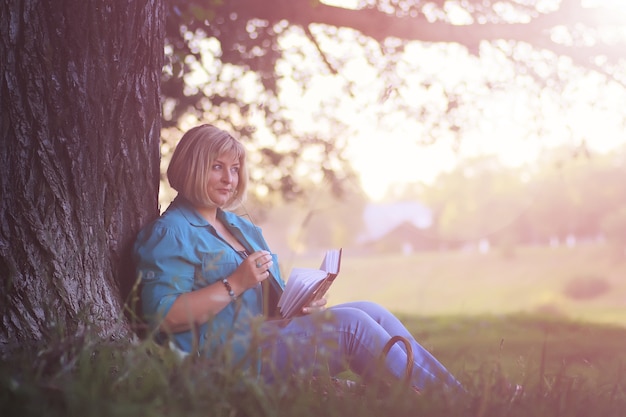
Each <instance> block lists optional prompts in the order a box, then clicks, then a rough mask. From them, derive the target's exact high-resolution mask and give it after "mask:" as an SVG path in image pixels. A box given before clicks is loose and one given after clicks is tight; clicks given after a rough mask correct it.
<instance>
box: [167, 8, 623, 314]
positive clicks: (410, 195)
mask: <svg viewBox="0 0 626 417" xmlns="http://www.w3.org/2000/svg"><path fill="white" fill-rule="evenodd" d="M169 7H170V8H169V10H168V25H167V47H166V55H167V65H166V67H165V71H164V75H163V77H164V79H163V96H164V99H163V109H164V129H163V142H162V168H163V169H162V172H163V173H164V172H165V169H166V167H167V163H168V161H169V156H170V154H171V151H172V149H173V147H174V146H175V144H176V141H177V140H178V139H179V138H180V137H181V136H182V133H183V132H184V131H185V130H186V129H188V128H189V127H191V126H193V125H195V124H197V123H213V124H215V125H218V126H220V127H222V128H224V129H226V130H228V131H230V132H232V133H233V135H235V136H237V137H239V138H241V140H242V141H243V142H244V143H245V145H246V147H247V148H248V150H249V155H250V165H251V190H250V195H249V197H248V201H247V203H246V204H245V206H244V207H243V208H242V210H241V214H242V215H245V216H248V217H249V218H250V219H251V220H252V221H253V222H254V223H256V224H258V225H259V226H260V227H262V229H263V232H264V235H265V236H266V239H267V240H268V242H269V243H270V247H271V248H272V250H273V251H274V252H276V253H277V254H278V255H279V259H280V260H281V268H282V270H283V273H284V276H285V278H287V277H288V276H289V271H290V270H291V268H293V267H294V266H298V267H302V266H307V267H318V266H319V264H320V263H321V260H322V258H323V255H324V252H325V251H326V250H327V249H330V248H339V247H342V248H343V250H344V257H343V262H342V269H341V273H340V278H338V279H337V282H336V283H335V285H334V286H333V288H332V289H331V292H330V294H329V299H330V301H331V303H338V302H343V301H349V300H356V299H370V300H374V301H377V302H380V303H382V304H384V305H386V306H387V307H388V308H390V309H392V310H394V311H397V312H401V313H407V314H422V315H429V314H437V315H446V314H458V313H462V314H507V313H512V312H529V313H540V314H547V315H557V316H565V317H571V318H575V319H580V320H590V321H600V322H611V323H618V324H625V323H626V309H625V307H626V186H625V185H624V178H626V175H625V174H626V135H625V133H626V130H625V127H626V110H625V109H624V108H625V106H624V105H625V104H626V62H625V60H624V58H623V57H624V56H625V52H626V25H625V23H626V3H624V2H622V1H617V0H604V1H603V0H596V1H591V0H589V1H583V0H561V1H559V0H524V1H523V0H510V1H506V0H503V1H485V0H480V1H473V0H458V1H451V0H447V1H443V0H438V1H434V0H433V1H420V0H407V1H402V0H383V1H378V0H343V1H342V0H333V1H331V0H325V1H318V0H292V1H286V0H282V1H250V0H232V1H228V2H223V3H222V2H207V1H204V2H194V1H182V0H176V1H172V2H170V5H169ZM162 178H163V181H162V187H161V196H160V201H161V209H162V210H164V209H165V208H166V207H167V205H168V203H169V201H171V199H172V198H173V195H174V194H173V192H172V190H171V189H169V187H168V184H167V180H166V177H165V174H163V177H162Z"/></svg>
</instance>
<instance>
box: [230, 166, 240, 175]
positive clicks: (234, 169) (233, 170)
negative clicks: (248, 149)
mask: <svg viewBox="0 0 626 417" xmlns="http://www.w3.org/2000/svg"><path fill="white" fill-rule="evenodd" d="M230 172H232V173H233V174H239V167H232V168H231V169H230Z"/></svg>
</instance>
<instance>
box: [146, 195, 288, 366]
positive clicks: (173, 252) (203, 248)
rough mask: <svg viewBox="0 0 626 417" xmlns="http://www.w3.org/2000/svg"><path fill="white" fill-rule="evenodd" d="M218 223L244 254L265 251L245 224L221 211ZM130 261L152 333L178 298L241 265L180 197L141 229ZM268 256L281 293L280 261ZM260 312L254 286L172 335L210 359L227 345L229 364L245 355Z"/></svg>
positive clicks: (185, 347) (250, 225) (258, 235)
mask: <svg viewBox="0 0 626 417" xmlns="http://www.w3.org/2000/svg"><path fill="white" fill-rule="evenodd" d="M217 218H218V219H219V220H220V221H222V223H223V224H224V226H225V227H227V228H228V230H229V231H230V232H231V233H232V234H233V236H234V237H235V238H236V239H237V240H238V241H239V242H240V243H241V244H242V245H243V246H244V247H245V248H246V250H247V251H248V253H253V252H255V251H257V250H261V249H264V250H269V249H268V246H267V243H266V242H265V239H264V238H263V236H262V234H261V229H260V228H258V227H257V226H255V225H254V224H253V223H251V222H250V221H248V220H247V219H244V218H242V217H240V216H237V215H236V214H234V213H230V212H227V211H223V210H219V209H218V212H217ZM134 256H135V262H136V266H137V273H138V274H139V276H140V277H141V283H142V289H141V301H142V308H143V314H144V318H146V319H147V321H148V323H149V325H150V327H151V328H152V329H157V328H158V326H159V323H160V322H161V321H162V320H163V318H164V317H165V316H166V315H167V313H168V311H169V310H170V308H171V307H172V304H173V303H174V301H175V300H176V299H177V298H178V296H180V295H181V294H184V293H187V292H190V291H195V290H198V289H200V288H203V287H205V286H208V285H211V284H213V283H215V282H221V280H222V279H224V278H226V277H228V276H229V275H231V274H232V273H233V272H234V271H235V269H236V268H237V266H239V265H240V264H241V262H242V260H243V258H242V256H241V255H240V254H238V253H237V252H236V251H235V249H234V248H233V247H231V246H230V245H229V244H228V243H227V242H226V241H225V240H223V239H222V238H221V237H220V236H219V234H218V233H217V232H216V230H215V228H213V226H211V224H209V222H208V221H207V220H206V219H204V218H203V217H202V216H201V215H200V214H199V213H198V212H197V211H196V210H195V209H194V208H193V206H192V205H191V204H189V202H187V201H186V200H185V199H183V198H182V197H180V196H179V197H177V198H176V199H175V200H174V201H173V202H172V204H171V205H170V206H169V207H168V208H167V210H166V211H165V213H163V214H162V215H161V217H159V218H158V219H156V220H155V221H154V222H152V223H151V224H149V225H148V226H146V227H145V228H144V229H142V230H141V232H140V233H139V234H138V236H137V240H136V242H135V246H134ZM272 257H273V261H274V264H273V265H272V267H271V268H270V272H271V273H272V275H273V276H274V277H275V279H276V281H277V282H278V284H279V285H280V286H281V287H282V288H284V286H285V283H284V281H283V280H282V278H281V276H280V270H279V268H278V261H277V259H276V256H275V255H272ZM269 279H271V278H269ZM224 292H225V293H226V289H225V288H224ZM262 307H263V299H262V295H261V286H260V285H257V286H256V287H255V288H251V289H248V290H246V291H245V292H244V293H243V294H241V295H240V296H239V297H238V298H237V301H234V302H231V303H229V304H228V305H227V306H226V307H225V308H224V309H222V310H221V311H220V312H219V313H217V314H216V315H215V316H213V317H212V318H211V319H210V320H209V322H207V323H203V324H201V325H200V326H197V327H196V328H195V329H193V330H189V331H184V332H179V333H175V334H173V335H171V336H173V341H174V343H175V344H176V346H177V347H178V348H179V349H181V350H183V351H185V352H189V353H191V352H194V351H196V350H198V351H199V352H202V353H204V354H206V355H209V356H210V355H212V353H213V352H215V349H216V348H218V347H220V346H224V345H226V344H227V343H231V346H229V349H231V353H232V354H233V356H234V357H233V359H235V360H238V359H241V358H243V356H244V354H245V353H246V352H248V350H249V346H250V342H251V337H252V334H251V333H252V329H251V324H252V323H251V321H252V319H254V318H255V317H258V316H260V315H262V314H263V308H262ZM194 353H195V352H194Z"/></svg>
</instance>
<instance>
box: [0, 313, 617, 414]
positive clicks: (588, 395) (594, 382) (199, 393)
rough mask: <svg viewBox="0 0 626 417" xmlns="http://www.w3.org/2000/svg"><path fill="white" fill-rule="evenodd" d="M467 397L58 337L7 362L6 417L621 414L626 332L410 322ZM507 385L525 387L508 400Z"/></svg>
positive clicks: (523, 322) (2, 365)
mask: <svg viewBox="0 0 626 417" xmlns="http://www.w3.org/2000/svg"><path fill="white" fill-rule="evenodd" d="M402 318H403V320H404V321H405V323H406V324H407V326H408V327H409V329H410V330H411V331H412V332H413V333H414V334H415V335H416V336H417V338H418V339H419V340H420V341H422V342H423V344H424V345H425V346H427V347H428V348H429V349H430V350H431V351H432V352H433V353H435V355H436V356H437V357H438V358H440V359H441V360H442V362H444V363H445V364H446V366H447V367H448V368H449V369H451V370H452V371H453V372H454V373H455V374H456V375H457V376H458V377H459V378H460V380H461V381H462V382H463V384H464V385H465V387H466V388H467V390H468V395H467V396H463V397H458V396H449V395H446V394H445V393H444V392H441V391H433V392H430V391H429V392H425V393H422V394H421V395H416V394H415V393H413V392H411V391H409V390H407V389H406V388H405V387H403V386H402V385H400V384H398V385H394V386H391V387H390V388H387V389H385V390H384V391H381V390H379V389H377V387H374V386H371V387H364V388H361V389H360V390H357V391H350V390H345V389H344V390H339V389H337V388H336V387H335V386H333V385H332V384H329V383H327V382H326V381H328V380H326V379H323V378H321V379H319V380H317V382H316V383H312V382H311V379H309V378H307V377H302V378H296V379H293V380H289V381H279V382H277V383H275V384H274V385H271V386H268V385H265V384H264V383H262V382H260V381H258V380H256V379H255V378H253V377H251V376H250V375H248V374H247V373H245V372H244V371H243V370H242V369H239V368H237V367H232V366H224V365H223V364H217V363H214V362H212V361H210V360H201V359H198V358H195V359H187V360H186V361H183V362H180V361H178V360H177V359H176V358H175V357H174V356H173V355H172V354H171V353H170V352H168V351H167V350H164V349H162V348H160V347H158V346H155V345H154V344H152V343H151V342H149V341H144V342H141V343H136V344H130V343H120V342H118V343H112V342H104V341H99V340H97V339H93V340H90V339H71V338H67V339H65V340H58V341H56V342H54V341H53V342H51V343H47V344H46V346H42V347H39V348H33V349H28V348H25V349H23V350H22V351H21V352H19V353H15V354H14V355H13V356H12V357H10V358H5V359H4V360H3V361H2V362H0V415H3V416H25V417H28V416H150V417H161V416H179V415H180V416H182V415H184V416H225V417H226V416H227V417H238V416H247V417H256V416H303V417H309V416H310V417H314V416H315V417H317V416H346V415H350V416H352V415H358V416H361V417H374V416H431V417H443V416H459V417H463V416H468V417H469V416H472V417H506V416H520V417H521V416H539V417H541V416H546V417H547V416H550V417H552V416H594V417H596V416H598V417H602V416H615V417H618V416H623V415H624V410H625V409H626V392H625V391H624V390H625V388H626V373H625V372H624V371H623V364H624V361H625V359H626V351H625V350H624V349H623V347H624V346H626V330H625V329H623V328H620V327H612V326H607V325H598V324H596V325H591V324H583V323H579V322H572V321H568V320H563V319H555V318H546V317H540V316H529V315H513V316H473V317H469V316H466V317H452V316H447V317H408V316H407V317H402ZM502 378H506V379H509V380H511V381H513V382H516V383H522V384H523V385H524V386H525V387H526V394H525V396H524V397H522V398H520V399H518V400H517V401H515V402H510V401H509V398H508V396H506V395H503V394H502V393H501V391H500V389H499V387H500V381H501V380H502Z"/></svg>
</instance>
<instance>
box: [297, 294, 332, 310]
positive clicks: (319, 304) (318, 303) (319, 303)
mask: <svg viewBox="0 0 626 417" xmlns="http://www.w3.org/2000/svg"><path fill="white" fill-rule="evenodd" d="M327 302H328V301H327V300H326V297H325V296H324V297H322V298H320V299H319V300H313V301H311V303H310V304H309V305H307V306H304V308H302V314H311V313H318V312H320V311H324V309H325V308H326V303H327Z"/></svg>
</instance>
